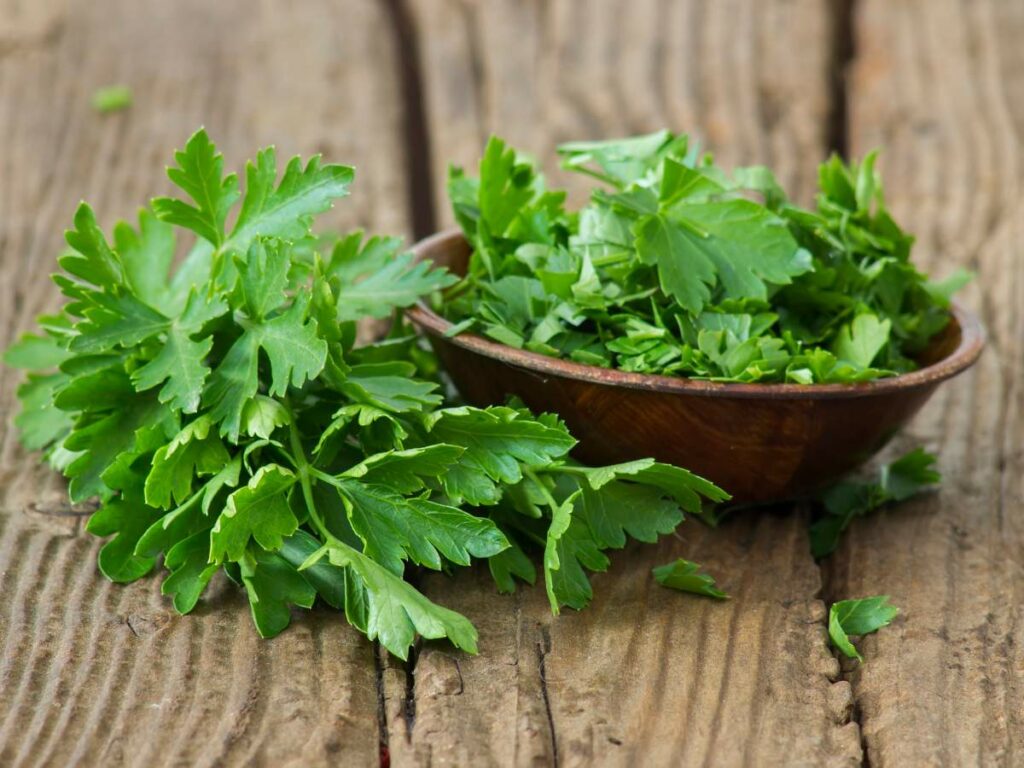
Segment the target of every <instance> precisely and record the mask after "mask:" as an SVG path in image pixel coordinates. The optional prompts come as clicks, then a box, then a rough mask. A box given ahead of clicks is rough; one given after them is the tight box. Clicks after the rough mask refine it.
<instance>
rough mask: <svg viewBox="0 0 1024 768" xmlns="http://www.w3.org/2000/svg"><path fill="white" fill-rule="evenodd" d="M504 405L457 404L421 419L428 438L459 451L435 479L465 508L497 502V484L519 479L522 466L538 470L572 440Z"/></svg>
mask: <svg viewBox="0 0 1024 768" xmlns="http://www.w3.org/2000/svg"><path fill="white" fill-rule="evenodd" d="M521 416H522V414H521V413H520V412H519V411H517V410H515V409H513V408H507V407H492V408H487V409H479V408H471V407H469V406H462V407H459V408H446V409H444V410H440V411H436V412H434V413H432V414H430V415H429V416H427V418H426V419H425V425H426V428H427V430H428V431H429V433H430V435H431V437H432V438H433V439H435V440H437V441H439V442H443V443H450V444H452V445H458V446H461V447H462V448H465V452H464V453H463V454H462V456H461V457H460V458H459V461H458V463H457V464H456V465H454V466H453V467H451V468H450V469H449V470H448V472H447V473H446V474H445V475H444V477H442V478H441V482H442V483H443V485H444V488H445V491H446V492H447V493H448V495H449V496H450V497H451V498H452V499H454V500H460V499H465V500H466V501H467V502H469V503H470V504H493V503H495V502H496V501H497V483H507V484H514V483H517V482H519V480H521V479H522V466H521V465H522V464H529V465H531V466H544V465H546V464H549V463H551V462H552V461H554V460H555V459H557V458H561V457H562V456H565V455H566V454H567V453H568V452H569V450H570V449H571V448H572V447H573V446H574V445H575V444H576V440H575V439H574V438H573V437H572V436H571V435H570V434H569V432H568V431H567V430H566V429H565V428H564V427H563V426H561V425H558V426H556V425H553V424H551V425H549V424H545V423H542V422H540V421H534V420H533V419H526V418H522V417H521Z"/></svg>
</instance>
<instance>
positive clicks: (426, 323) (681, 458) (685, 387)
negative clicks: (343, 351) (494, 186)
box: [408, 230, 985, 503]
mask: <svg viewBox="0 0 1024 768" xmlns="http://www.w3.org/2000/svg"><path fill="white" fill-rule="evenodd" d="M413 250H414V252H415V253H416V255H417V256H418V257H420V258H426V259H431V260H432V261H433V262H434V263H435V264H438V265H441V266H445V267H448V269H450V270H451V271H452V272H455V273H456V274H463V273H464V271H465V268H466V262H467V259H468V257H469V253H470V248H469V245H468V243H467V242H466V240H465V239H464V238H463V237H462V234H461V233H460V232H459V231H457V230H453V231H447V232H441V233H439V234H437V235H434V236H432V237H429V238H427V239H426V240H423V241H421V242H420V243H418V244H417V245H416V246H415V247H414V249H413ZM408 317H409V319H410V320H411V321H412V322H413V323H414V324H415V325H416V326H417V327H418V328H419V329H420V330H421V331H422V332H423V333H425V334H426V335H427V337H428V338H429V339H430V342H431V344H432V345H433V347H434V350H435V351H436V352H437V355H438V357H439V358H440V360H441V363H442V364H443V365H444V367H445V369H446V370H447V371H448V374H449V375H450V376H451V378H452V381H453V382H454V384H455V386H456V387H457V388H458V389H459V392H460V393H461V394H462V396H463V397H464V398H465V399H466V400H467V401H469V402H470V403H473V404H475V405H488V404H494V403H501V402H504V401H505V399H506V398H507V397H508V396H509V395H515V396H517V397H519V398H520V399H522V401H523V402H524V403H526V405H527V406H528V407H529V408H530V409H532V410H533V411H535V412H540V411H554V412H555V413H558V414H559V415H560V416H561V417H562V418H563V419H564V420H565V421H566V423H567V424H568V425H569V428H570V429H571V430H572V433H573V435H575V436H576V438H578V439H579V445H578V446H577V447H576V449H575V451H574V455H575V456H576V457H577V458H578V459H580V460H581V461H584V462H587V463H592V464H610V463H616V462H621V461H629V460H631V459H639V458H643V457H646V456H653V457H654V458H656V459H657V460H659V461H664V462H670V463H672V464H677V465H679V466H681V467H686V468H687V469H690V470H692V471H694V472H697V473H698V474H700V475H703V476H704V477H707V478H709V479H710V480H713V481H714V482H715V483H717V484H719V485H720V486H721V487H722V488H724V489H725V490H727V491H728V492H729V493H731V494H732V495H733V500H734V501H735V502H740V503H760V502H769V501H781V500H785V499H793V498H798V497H802V496H806V495H807V494H810V493H813V492H814V491H815V490H817V489H819V488H821V487H822V486H824V485H827V484H829V483H831V482H832V481H834V480H836V479H837V478H838V477H839V476H841V475H843V474H844V473H846V472H848V471H849V470H851V469H853V468H854V467H856V466H857V465H858V464H860V463H861V462H863V461H865V460H866V459H868V458H869V457H870V456H872V455H873V454H874V453H876V452H877V451H878V450H879V449H880V448H882V446H884V445H885V444H886V443H887V442H888V441H889V439H890V438H891V437H892V436H893V435H894V434H895V433H896V431H897V430H898V429H899V428H900V427H902V426H903V425H904V424H905V423H906V422H907V420H908V419H910V417H911V416H913V415H914V414H915V413H916V412H917V410H918V409H919V408H920V407H921V406H922V405H924V403H925V401H926V400H928V398H929V397H931V395H932V393H933V392H934V391H935V388H936V387H937V386H938V385H939V384H940V383H941V382H943V381H945V380H946V379H948V378H950V377H952V376H955V375H956V374H958V373H960V372H961V371H963V370H965V369H966V368H968V367H969V366H970V365H971V364H972V363H974V361H975V360H977V359H978V355H979V354H980V353H981V350H982V347H983V346H984V343H985V333H984V329H983V328H982V326H981V323H980V322H979V321H978V318H977V317H976V316H975V315H973V314H972V313H970V312H968V311H967V310H965V309H964V308H962V307H959V306H954V307H953V319H952V321H951V322H950V323H949V325H948V326H947V327H946V329H945V330H944V331H943V332H942V333H940V334H939V335H938V336H937V337H936V338H935V339H934V340H933V341H932V343H931V344H930V345H929V347H928V349H927V350H926V351H925V353H924V354H922V355H921V356H920V358H919V362H920V363H921V366H922V367H921V368H920V369H918V370H916V371H914V372H912V373H907V374H903V375H901V376H894V377H892V378H887V379H879V380H877V381H873V382H868V383H864V384H818V385H801V384H725V383H719V382H711V381H699V380H694V379H687V378H682V377H675V376H656V375H648V374H639V373H626V372H623V371H617V370H614V369H610V368H601V367H598V366H592V365H582V364H580V363H574V362H570V361H567V360H561V359H558V358H554V357H548V356H546V355H540V354H536V353H533V352H527V351H525V350H521V349H515V348H513V347H509V346H506V345H503V344H497V343H495V342H493V341H488V340H487V339H484V338H481V337H480V336H476V335H473V334H468V333H464V334H460V335H458V336H455V337H453V338H446V337H445V335H444V334H445V331H447V330H448V328H450V327H451V323H449V322H448V321H447V320H445V319H444V318H443V317H441V316H439V315H438V314H436V313H435V312H433V311H432V310H431V309H429V308H428V307H427V306H426V305H424V304H422V303H421V304H419V305H417V306H415V307H413V308H412V309H411V310H410V311H409V313H408Z"/></svg>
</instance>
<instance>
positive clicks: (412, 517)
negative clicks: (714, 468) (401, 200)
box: [6, 131, 727, 657]
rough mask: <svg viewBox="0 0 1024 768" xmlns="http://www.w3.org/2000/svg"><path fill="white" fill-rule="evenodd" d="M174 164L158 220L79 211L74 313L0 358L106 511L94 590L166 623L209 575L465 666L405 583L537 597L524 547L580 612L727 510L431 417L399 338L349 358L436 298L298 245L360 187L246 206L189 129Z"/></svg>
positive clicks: (549, 443) (252, 191)
mask: <svg viewBox="0 0 1024 768" xmlns="http://www.w3.org/2000/svg"><path fill="white" fill-rule="evenodd" d="M176 162H177V164H176V165H175V166H174V167H172V168H170V169H169V171H168V175H169V176H170V178H171V180H172V181H173V182H174V184H175V185H177V187H179V188H180V190H181V191H182V192H183V193H184V195H185V199H178V198H159V199H157V200H154V201H153V202H152V204H151V206H150V207H148V208H146V209H143V210H142V212H141V213H140V215H139V221H138V226H132V225H130V224H128V223H124V222H122V223H119V224H118V225H117V226H116V227H115V228H114V230H113V237H112V240H108V238H107V237H106V235H105V234H104V233H103V231H102V230H101V229H100V227H99V226H98V224H97V222H96V219H95V217H94V215H93V212H92V210H91V209H90V208H89V206H88V205H86V204H84V203H83V204H82V205H81V206H80V207H79V209H78V211H77V213H76V214H75V219H74V228H73V229H71V230H70V231H69V232H68V233H67V243H68V245H69V247H70V250H68V251H67V252H66V253H65V254H64V255H63V256H61V258H60V265H61V267H62V269H63V271H62V272H61V273H59V274H57V275H55V276H54V281H55V282H56V284H57V285H58V286H59V287H60V290H61V291H62V292H63V294H64V295H65V297H66V299H67V301H66V303H65V304H64V306H63V308H62V310H61V311H60V312H59V313H57V314H55V315H49V316H44V317H41V318H40V319H39V325H40V328H41V330H42V333H41V334H40V335H27V336H24V337H22V339H21V340H20V341H19V342H17V343H16V344H15V345H14V346H13V347H12V348H11V349H9V350H8V352H7V355H6V359H7V361H8V362H9V363H10V364H12V365H15V366H18V367H22V368H25V369H27V370H28V371H29V373H28V377H27V380H26V382H25V383H24V384H23V385H22V386H21V388H20V389H19V396H20V399H21V401H22V411H21V413H20V415H19V416H18V417H17V419H16V421H17V424H18V426H19V427H20V430H21V433H22V438H23V441H24V443H25V445H26V446H27V447H29V448H30V449H38V450H43V451H45V454H46V457H47V458H48V460H49V462H50V463H51V464H52V465H53V466H54V467H56V468H57V469H59V470H61V471H62V472H63V473H64V474H65V475H66V476H67V477H68V478H69V480H70V484H69V493H70V496H71V499H72V501H74V502H80V501H83V500H86V499H90V498H93V497H96V498H98V499H99V507H98V509H97V511H96V512H95V513H94V514H93V515H92V517H91V518H90V519H89V522H88V530H89V531H91V532H92V533H95V534H97V535H100V536H107V537H110V539H109V541H108V542H107V543H106V544H105V545H104V546H103V548H102V550H101V551H100V555H99V565H100V568H101V569H102V571H103V573H105V574H106V575H107V576H108V577H109V578H111V579H113V580H114V581H120V582H128V581H132V580H135V579H138V578H140V577H142V576H144V575H145V574H147V573H149V572H150V571H151V570H152V569H153V568H154V566H155V565H156V564H157V561H158V558H160V557H161V556H162V558H163V564H164V566H165V567H166V568H167V569H168V570H169V572H170V573H169V575H168V576H167V577H166V578H165V580H164V582H163V592H164V593H165V594H168V595H171V596H173V601H174V606H175V608H177V609H178V610H179V611H181V612H182V613H187V612H188V611H191V610H192V609H193V608H194V607H195V606H196V604H197V601H199V600H200V598H201V596H202V594H203V591H204V590H205V589H206V587H207V585H208V584H209V582H210V580H211V578H212V577H213V576H214V574H215V573H216V572H217V571H219V570H222V569H223V570H224V571H225V572H226V574H227V575H228V576H229V577H230V578H231V579H232V580H234V581H235V582H237V583H238V584H239V585H241V586H243V587H244V588H245V591H246V593H247V594H248V597H249V602H250V604H251V606H252V615H253V619H254V621H255V623H256V626H257V628H258V630H259V632H260V633H261V634H262V635H264V636H267V637H269V636H272V635H274V634H276V633H278V632H280V631H281V630H282V629H284V628H285V627H286V626H287V625H288V623H289V620H290V615H291V611H290V607H291V606H300V607H306V608H308V607H310V606H312V605H313V603H314V601H315V600H316V599H317V597H318V596H319V598H320V599H322V600H323V601H324V602H325V603H327V604H329V605H331V606H333V607H335V608H337V609H339V610H343V611H344V613H345V616H346V618H347V619H348V621H349V622H350V623H351V624H352V625H353V626H355V627H357V628H358V629H359V630H361V631H362V632H364V633H366V634H367V635H368V636H369V637H370V638H375V639H378V640H379V641H380V642H381V643H382V644H383V645H384V646H385V647H386V648H388V649H389V650H390V651H391V652H392V653H395V654H397V655H398V656H401V657H405V655H406V654H407V652H408V648H409V646H410V645H411V643H412V642H413V641H414V638H415V636H416V635H417V634H419V635H421V636H423V637H426V638H439V637H447V638H449V639H450V640H451V642H452V643H454V644H455V645H456V646H458V647H460V648H463V649H465V650H468V651H475V649H476V631H475V630H474V628H473V626H472V625H471V624H470V622H469V621H468V620H467V619H465V618H464V617H463V616H461V615H459V614H457V613H454V612H453V611H451V610H448V609H446V608H443V607H441V606H439V605H437V604H435V603H433V602H431V601H430V600H428V599H427V598H426V597H425V596H424V595H423V594H421V593H420V592H419V591H418V590H417V589H416V588H415V587H414V585H413V584H411V583H410V582H409V581H408V580H407V576H408V573H407V569H408V568H409V567H410V564H413V565H415V566H422V567H425V568H431V569H435V570H449V569H452V568H454V567H455V566H467V565H469V564H470V561H471V560H472V559H473V558H486V559H487V560H488V561H489V565H490V569H491V572H492V573H493V575H494V578H495V580H496V582H497V584H498V586H499V588H501V589H502V590H512V589H513V588H514V586H515V582H514V579H515V578H519V579H523V580H526V581H530V582H532V581H533V579H534V577H535V571H534V565H533V563H532V561H531V560H530V559H529V558H528V557H527V555H526V554H525V552H524V549H523V547H526V546H528V545H531V544H536V545H538V546H539V547H540V548H541V549H543V553H544V554H543V573H544V580H545V583H546V586H547V592H548V595H549V597H550V600H551V605H552V608H553V609H554V610H555V611H557V610H558V608H559V606H561V605H570V606H572V607H574V608H581V607H583V606H584V605H585V604H586V603H587V602H588V600H589V599H590V596H591V588H590V584H589V581H588V578H587V574H586V571H587V570H590V571H596V570H603V569H604V568H606V567H607V564H608V559H607V557H606V555H605V553H604V551H605V550H607V549H609V548H616V547H622V546H623V545H624V544H625V542H626V538H627V536H631V537H633V538H636V539H640V540H642V541H653V540H655V539H656V538H657V536H658V535H659V534H664V533H668V532H671V531H672V530H673V529H674V528H675V527H676V525H677V524H678V523H679V522H680V521H681V520H682V517H683V512H684V511H690V512H698V511H700V508H701V503H702V499H707V500H709V501H721V500H723V499H725V498H727V496H726V494H725V493H723V492H722V491H721V490H719V489H718V488H716V487H715V486H714V485H712V484H711V483H709V482H707V481H705V480H702V479H701V478H699V477H696V476H694V475H692V474H691V473H689V472H687V471H685V470H683V469H679V468H676V467H672V466H667V465H664V464H659V463H656V462H654V461H652V460H642V461H635V462H631V463H628V464H623V465H619V466H612V467H603V468H588V467H583V466H579V465H578V464H576V463H574V462H572V461H570V460H569V459H568V458H567V454H568V451H569V449H570V448H572V446H573V445H574V442H575V441H574V440H573V438H572V436H571V435H570V434H569V433H568V432H567V430H566V428H565V426H564V425H563V424H562V422H561V421H559V419H558V418H557V417H556V416H553V415H549V414H544V415H541V416H537V417H535V416H534V415H532V414H531V413H529V412H528V411H526V410H524V409H522V408H520V407H517V406H516V405H515V404H512V405H507V406H496V407H491V408H483V409H481V408H470V407H466V406H461V405H457V404H455V405H451V404H449V405H448V406H447V407H446V404H445V402H444V400H443V397H442V395H441V394H439V392H438V389H439V387H438V384H437V382H436V381H433V380H431V378H430V374H431V371H430V360H429V359H428V358H427V357H426V356H425V353H423V352H422V350H420V349H419V347H418V346H417V345H416V340H415V337H414V336H413V335H412V334H410V333H409V331H408V330H407V329H406V328H405V327H404V326H403V325H402V323H401V322H398V323H396V324H394V326H393V330H392V332H391V333H390V334H389V335H388V336H387V338H385V339H383V340H380V341H378V342H376V343H372V344H368V345H364V346H359V345H357V343H356V325H357V323H358V321H360V320H363V319H365V318H370V317H374V318H380V317H386V316H388V315H391V314H392V313H393V312H395V310H396V309H398V308H401V307H405V306H408V305H410V304H411V303H413V302H414V301H416V300H417V299H418V298H419V297H421V296H422V295H424V294H427V293H429V292H432V291H438V290H440V289H443V288H445V287H446V286H449V285H450V284H451V283H452V282H453V278H452V277H451V276H450V275H448V274H447V273H446V272H444V271H443V270H438V269H433V268H432V267H431V266H430V265H429V264H426V263H417V262H414V261H413V259H412V257H411V255H409V254H407V253H402V252H401V251H400V244H399V241H398V240H396V239H393V238H380V237H372V238H369V239H364V238H363V236H362V235H361V234H360V233H355V234H352V235H350V236H348V237H344V238H339V239H336V240H335V241H334V242H327V241H325V239H323V238H317V237H314V236H313V235H312V233H311V225H312V221H313V217H314V216H315V215H316V214H319V213H321V212H323V211H325V210H327V209H328V208H329V207H330V206H331V205H332V204H333V202H334V201H335V200H337V199H338V198H341V197H343V196H345V195H347V194H348V191H349V185H350V183H351V181H352V178H353V172H352V169H351V168H348V167H346V166H342V165H322V164H321V163H320V161H319V160H318V159H317V158H314V159H312V160H310V161H309V162H307V163H305V164H303V163H302V162H301V161H300V160H299V158H295V159H293V160H291V161H290V162H289V163H288V165H287V166H286V168H285V170H284V173H283V176H281V177H280V178H278V169H277V166H276V160H275V153H274V150H273V149H265V150H263V151H261V152H260V153H259V154H258V155H257V158H256V160H255V162H251V163H249V164H248V165H247V167H246V172H245V189H244V194H243V193H242V192H241V190H240V188H239V182H238V179H237V177H236V176H235V175H234V174H228V175H225V173H224V169H223V160H222V157H221V155H220V154H219V153H218V152H217V150H216V148H215V146H214V145H213V143H212V142H211V141H210V139H209V138H208V137H207V135H206V133H205V132H204V131H199V132H198V133H196V134H195V135H194V136H192V138H191V139H190V140H189V141H188V143H187V144H186V146H185V149H184V150H182V151H180V152H178V153H177V154H176ZM239 203H240V205H239ZM229 219H231V223H230V225H229ZM182 235H184V236H185V241H186V242H185V244H186V245H190V249H189V250H188V253H187V256H186V257H185V258H184V260H183V261H182V262H181V263H180V265H179V266H177V268H173V262H174V261H175V253H176V250H177V247H178V242H179V240H181V239H182ZM325 246H329V247H325ZM688 569H689V570H688ZM695 571H696V568H695V567H693V566H692V564H686V563H685V561H680V563H679V564H676V566H674V571H673V573H675V575H674V576H673V575H672V574H665V575H664V578H662V577H661V576H659V579H661V580H662V581H666V583H669V585H670V586H675V587H677V588H682V589H690V590H691V591H698V592H703V593H708V590H713V587H711V585H710V583H709V579H708V577H705V576H703V575H700V574H695V573H693V572H695Z"/></svg>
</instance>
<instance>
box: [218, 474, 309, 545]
mask: <svg viewBox="0 0 1024 768" xmlns="http://www.w3.org/2000/svg"><path fill="white" fill-rule="evenodd" d="M294 484H295V475H294V474H293V473H292V472H290V471H289V470H287V469H285V468H284V467H281V466H278V465H277V464H267V465H265V466H262V467H260V468H259V469H258V470H257V471H256V474H255V475H253V476H252V478H251V479H250V480H249V482H248V484H247V485H246V486H245V487H244V488H239V489H238V490H237V491H235V492H234V493H232V494H231V495H230V496H228V500H227V504H226V505H225V506H224V511H223V512H221V513H220V517H218V518H217V522H216V524H215V525H214V526H213V530H212V531H211V532H210V560H211V561H214V562H223V561H224V560H232V561H235V562H238V561H241V560H242V558H243V557H244V555H245V552H246V549H247V547H248V544H249V541H250V539H254V540H255V541H256V542H257V543H258V544H259V545H260V546H261V547H263V548H265V549H269V550H275V549H278V548H279V547H280V546H281V542H282V541H283V539H284V537H285V536H290V535H291V534H293V533H294V532H295V529H296V528H298V525H299V521H298V520H297V519H296V518H295V513H294V512H292V509H291V507H290V506H289V504H288V491H290V490H291V487H292V486H293V485H294Z"/></svg>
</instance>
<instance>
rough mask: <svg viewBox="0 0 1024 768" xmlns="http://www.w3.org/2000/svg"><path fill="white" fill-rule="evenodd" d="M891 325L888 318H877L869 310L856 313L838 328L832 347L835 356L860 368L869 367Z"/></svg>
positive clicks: (883, 342) (880, 348)
mask: <svg viewBox="0 0 1024 768" xmlns="http://www.w3.org/2000/svg"><path fill="white" fill-rule="evenodd" d="M891 327H892V323H890V322H889V321H888V320H879V319H878V317H877V316H876V315H874V314H872V313H870V312H864V313H862V314H859V315H857V316H856V317H855V318H854V319H853V320H852V321H850V322H849V323H847V324H846V325H844V326H843V327H842V328H840V329H839V334H838V335H837V336H836V341H835V349H834V351H835V354H836V357H838V358H839V359H840V360H846V361H848V362H851V363H853V364H854V365H856V366H859V367H861V368H869V367H870V366H871V363H872V362H873V361H874V359H875V358H876V357H877V356H878V353H879V352H881V351H882V347H884V346H885V345H886V343H887V342H888V341H889V330H890V328H891Z"/></svg>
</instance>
